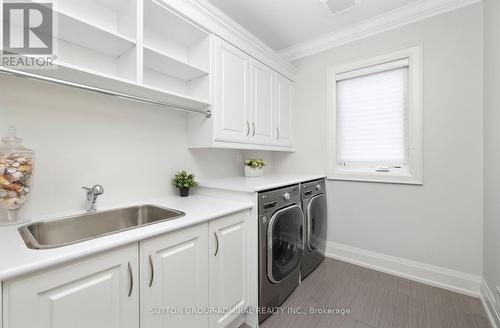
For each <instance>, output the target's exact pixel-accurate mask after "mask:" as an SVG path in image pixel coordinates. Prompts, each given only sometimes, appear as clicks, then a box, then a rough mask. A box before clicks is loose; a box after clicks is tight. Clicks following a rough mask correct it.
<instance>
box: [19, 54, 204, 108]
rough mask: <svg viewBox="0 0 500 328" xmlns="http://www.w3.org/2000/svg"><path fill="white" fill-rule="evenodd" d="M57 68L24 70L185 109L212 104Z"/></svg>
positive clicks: (113, 78)
mask: <svg viewBox="0 0 500 328" xmlns="http://www.w3.org/2000/svg"><path fill="white" fill-rule="evenodd" d="M56 64H57V68H53V69H43V70H42V69H36V70H23V71H26V72H29V73H33V74H37V75H42V76H46V77H50V78H53V79H57V80H62V81H68V82H72V83H77V84H82V85H87V86H91V87H94V88H98V89H104V90H109V91H113V92H118V93H122V94H126V95H131V96H135V97H139V98H145V99H149V100H152V101H156V102H160V103H167V104H170V105H174V106H180V107H183V108H192V109H194V110H197V111H204V110H206V109H208V107H210V104H209V103H207V102H204V101H201V100H198V99H195V98H191V97H186V96H183V95H180V94H178V93H175V92H171V93H169V92H167V91H166V90H161V89H159V88H156V87H152V86H147V85H143V84H139V83H137V82H135V81H131V80H127V79H124V78H120V77H116V76H112V75H108V74H104V73H101V72H98V71H93V70H90V69H87V68H85V67H80V66H77V65H73V64H69V63H64V62H60V61H59V62H57V63H56Z"/></svg>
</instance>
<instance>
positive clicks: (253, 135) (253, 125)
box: [252, 122, 255, 137]
mask: <svg viewBox="0 0 500 328" xmlns="http://www.w3.org/2000/svg"><path fill="white" fill-rule="evenodd" d="M252 128H253V132H252V137H255V122H252Z"/></svg>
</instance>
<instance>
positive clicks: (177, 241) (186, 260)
mask: <svg viewBox="0 0 500 328" xmlns="http://www.w3.org/2000/svg"><path fill="white" fill-rule="evenodd" d="M207 247H208V224H206V223H204V224H201V225H197V226H194V227H190V228H186V229H182V230H179V231H176V232H172V233H169V234H167V235H164V236H159V237H156V238H153V239H150V240H146V241H144V242H141V246H140V258H141V284H140V285H141V327H148V328H169V327H190V328H206V327H208V316H206V315H194V314H193V315H189V314H185V313H184V314H178V315H176V314H166V313H162V312H161V309H160V308H171V309H173V308H178V309H184V310H186V309H189V308H193V307H196V308H199V309H206V308H208V305H209V303H208V279H209V277H208V251H207Z"/></svg>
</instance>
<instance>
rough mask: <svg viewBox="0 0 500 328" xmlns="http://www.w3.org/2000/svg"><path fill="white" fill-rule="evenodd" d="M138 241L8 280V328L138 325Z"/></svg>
mask: <svg viewBox="0 0 500 328" xmlns="http://www.w3.org/2000/svg"><path fill="white" fill-rule="evenodd" d="M138 273H139V270H138V249H137V244H134V245H133V246H128V247H126V248H122V249H119V250H116V251H112V252H109V253H105V254H103V255H99V256H94V257H91V258H88V259H84V260H79V261H76V262H74V263H72V264H67V265H64V266H62V267H58V268H55V269H51V270H47V271H44V272H42V273H36V274H32V275H29V276H26V277H21V278H19V279H14V280H10V281H7V282H5V283H4V290H3V292H4V302H3V313H4V328H27V327H37V328H68V327H72V328H89V327H92V328H132V327H133V328H137V327H138V326H139V311H138V309H139V286H138V281H139V280H138V276H139V275H138Z"/></svg>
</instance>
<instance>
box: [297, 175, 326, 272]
mask: <svg viewBox="0 0 500 328" xmlns="http://www.w3.org/2000/svg"><path fill="white" fill-rule="evenodd" d="M300 196H301V202H302V210H303V211H304V216H305V221H304V234H303V240H304V255H303V257H302V269H301V272H302V279H304V278H306V277H307V276H308V275H309V274H311V272H313V271H314V269H316V267H317V266H318V265H319V264H320V263H321V261H323V259H324V257H325V250H326V230H327V224H328V222H327V221H328V217H327V202H326V190H325V179H321V180H315V181H309V182H305V183H302V184H301V185H300Z"/></svg>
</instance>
